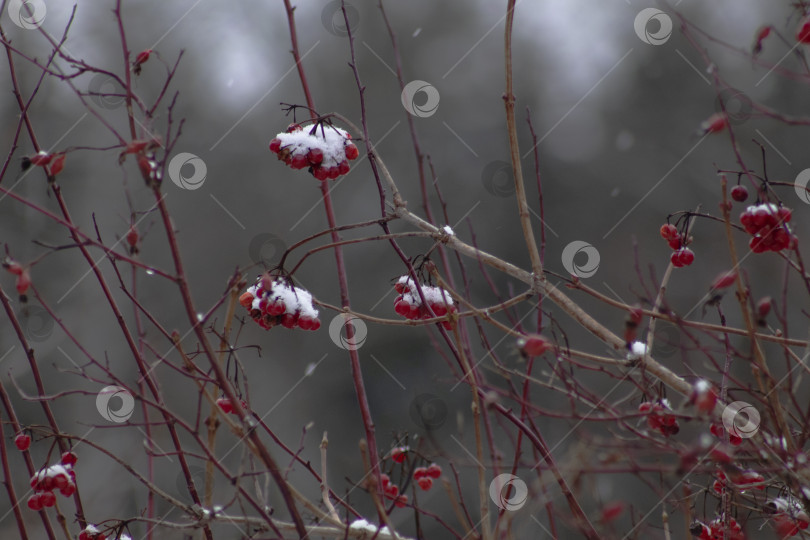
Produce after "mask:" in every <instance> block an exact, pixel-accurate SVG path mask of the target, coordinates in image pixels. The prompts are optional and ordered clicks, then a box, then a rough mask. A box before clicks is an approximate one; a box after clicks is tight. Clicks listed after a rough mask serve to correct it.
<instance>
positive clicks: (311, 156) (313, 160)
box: [307, 148, 323, 165]
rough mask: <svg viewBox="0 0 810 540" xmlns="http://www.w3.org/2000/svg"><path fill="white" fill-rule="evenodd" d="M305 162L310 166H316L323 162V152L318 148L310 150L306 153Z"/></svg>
mask: <svg viewBox="0 0 810 540" xmlns="http://www.w3.org/2000/svg"><path fill="white" fill-rule="evenodd" d="M307 160H309V162H310V164H312V165H318V164H320V163H321V162H322V161H323V150H321V149H320V148H310V149H309V152H307Z"/></svg>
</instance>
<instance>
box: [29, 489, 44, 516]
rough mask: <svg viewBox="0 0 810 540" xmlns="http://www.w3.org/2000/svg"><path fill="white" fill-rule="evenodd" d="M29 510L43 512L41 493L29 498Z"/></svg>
mask: <svg viewBox="0 0 810 540" xmlns="http://www.w3.org/2000/svg"><path fill="white" fill-rule="evenodd" d="M28 508H30V509H31V510H34V511H35V512H38V511H40V510H42V501H41V500H40V497H39V493H34V494H33V495H31V496H30V497H28Z"/></svg>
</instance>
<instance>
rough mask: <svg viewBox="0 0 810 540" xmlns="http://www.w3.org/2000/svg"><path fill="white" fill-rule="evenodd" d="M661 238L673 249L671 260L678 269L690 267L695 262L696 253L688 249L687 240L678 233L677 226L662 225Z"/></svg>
mask: <svg viewBox="0 0 810 540" xmlns="http://www.w3.org/2000/svg"><path fill="white" fill-rule="evenodd" d="M660 232H661V238H663V239H664V240H666V241H667V243H668V244H669V247H671V248H672V249H673V252H672V255H671V256H670V258H669V260H670V261H671V262H672V265H673V266H675V267H676V268H681V267H683V266H689V265H690V264H692V261H694V260H695V253H694V252H693V251H692V250H691V249H689V248H688V247H686V238H685V237H684V235H683V234H681V233H679V232H678V229H677V228H676V227H675V225H672V224H670V223H665V224H664V225H661V230H660Z"/></svg>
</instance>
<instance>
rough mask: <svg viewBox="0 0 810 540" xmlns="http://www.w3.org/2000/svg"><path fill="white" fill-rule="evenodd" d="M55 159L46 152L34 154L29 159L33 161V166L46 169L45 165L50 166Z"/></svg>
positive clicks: (41, 151)
mask: <svg viewBox="0 0 810 540" xmlns="http://www.w3.org/2000/svg"><path fill="white" fill-rule="evenodd" d="M52 159H53V155H52V154H49V153H48V152H46V151H44V150H40V151H39V152H38V153H36V154H34V155H33V156H31V157H30V158H29V161H31V165H37V166H39V167H44V166H45V165H47V164H49V163H50V162H51V160H52Z"/></svg>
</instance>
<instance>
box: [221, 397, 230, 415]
mask: <svg viewBox="0 0 810 540" xmlns="http://www.w3.org/2000/svg"><path fill="white" fill-rule="evenodd" d="M217 406H218V407H219V408H220V409H221V410H222V412H224V413H225V414H230V413H232V412H233V405H232V404H231V400H230V399H228V398H226V397H221V398H219V399H218V400H217Z"/></svg>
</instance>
